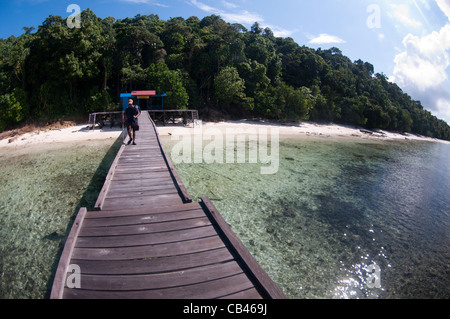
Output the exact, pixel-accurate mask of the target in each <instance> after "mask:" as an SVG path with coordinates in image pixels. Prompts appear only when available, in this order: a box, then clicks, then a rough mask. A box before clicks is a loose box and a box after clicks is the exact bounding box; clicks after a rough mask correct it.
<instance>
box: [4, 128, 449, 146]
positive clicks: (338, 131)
mask: <svg viewBox="0 0 450 319" xmlns="http://www.w3.org/2000/svg"><path fill="white" fill-rule="evenodd" d="M202 127H203V129H204V130H206V129H209V128H217V129H220V130H221V131H223V132H225V131H226V129H238V128H239V129H244V130H248V129H252V128H253V129H259V128H267V129H271V128H278V129H279V133H280V136H281V137H283V136H286V137H287V136H290V137H295V136H304V137H307V136H315V137H322V138H331V137H346V138H360V139H375V140H418V141H431V142H442V143H448V144H450V142H448V141H442V140H438V139H435V138H428V137H423V136H418V135H414V134H400V133H393V132H387V131H382V130H377V131H369V130H365V129H361V128H357V127H351V126H345V125H337V124H318V123H311V122H302V123H300V124H295V123H285V124H280V123H272V122H256V121H247V120H242V121H226V122H218V123H212V122H203V123H202ZM175 130H176V132H177V134H180V132H181V133H182V134H183V133H184V134H192V132H193V127H192V126H180V125H168V126H158V132H159V134H160V135H161V136H166V135H172V133H173V132H174V131H175ZM121 135H122V129H120V128H103V129H99V128H96V129H95V130H88V128H87V124H79V125H75V126H70V127H66V128H61V129H53V130H50V129H47V130H43V129H36V130H35V131H33V132H29V133H25V134H22V135H16V136H14V137H8V138H4V139H2V140H0V150H3V151H8V150H14V149H23V148H27V147H31V146H38V147H39V146H44V145H45V144H49V143H51V144H59V143H66V142H83V141H95V140H107V139H117V138H119V137H120V136H121ZM137 138H138V139H139V133H138V136H137Z"/></svg>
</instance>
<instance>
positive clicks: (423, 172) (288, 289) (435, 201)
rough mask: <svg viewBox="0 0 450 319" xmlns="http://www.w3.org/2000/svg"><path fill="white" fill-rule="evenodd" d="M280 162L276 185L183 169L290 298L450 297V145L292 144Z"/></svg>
mask: <svg viewBox="0 0 450 319" xmlns="http://www.w3.org/2000/svg"><path fill="white" fill-rule="evenodd" d="M162 141H163V144H164V145H165V147H166V151H167V153H168V154H170V153H171V152H170V150H171V149H172V147H174V145H176V141H172V140H171V138H170V137H167V136H162ZM279 152H280V168H279V171H278V172H277V173H276V174H273V175H262V174H261V173H260V166H259V165H254V164H206V163H201V164H194V163H179V164H176V165H175V166H176V169H177V171H178V173H179V175H180V176H181V178H182V180H183V183H184V184H185V186H186V187H187V189H188V191H189V192H190V194H191V196H192V197H193V198H194V200H198V199H199V198H200V197H203V196H208V197H209V198H210V199H211V200H212V201H213V202H214V204H215V205H216V207H217V208H218V210H219V212H220V213H221V214H222V215H223V216H224V218H225V220H226V221H227V222H228V223H229V224H230V225H231V227H232V229H233V231H234V232H235V233H236V234H237V235H238V236H239V238H240V239H241V240H242V242H243V243H244V244H245V246H246V247H247V248H248V249H249V251H250V252H251V253H252V254H253V256H254V257H255V258H256V259H257V260H258V262H260V264H261V265H262V266H263V268H264V269H265V270H266V271H267V273H268V274H269V275H270V276H271V278H272V279H273V280H274V281H275V282H277V284H278V285H279V286H280V287H281V288H282V289H283V291H284V292H285V293H286V295H287V296H288V297H289V298H449V297H450V277H449V276H448V268H447V267H448V264H449V263H450V236H449V229H450V200H449V199H448V194H449V193H450V162H449V160H448V159H449V158H450V145H449V144H444V143H433V142H420V141H375V140H366V139H359V138H338V137H336V138H326V137H283V138H281V139H280V149H279ZM368 267H371V268H368ZM374 269H375V270H377V271H374Z"/></svg>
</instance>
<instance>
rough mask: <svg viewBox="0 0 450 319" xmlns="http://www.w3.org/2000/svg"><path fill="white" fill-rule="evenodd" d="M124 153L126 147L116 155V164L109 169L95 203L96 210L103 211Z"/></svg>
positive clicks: (121, 148)
mask: <svg viewBox="0 0 450 319" xmlns="http://www.w3.org/2000/svg"><path fill="white" fill-rule="evenodd" d="M123 151H124V146H123V145H122V146H121V147H120V149H119V151H118V153H117V155H116V158H115V159H114V162H113V163H112V164H111V167H110V168H109V171H108V174H107V175H106V179H105V183H104V184H103V187H102V189H101V191H100V194H99V196H98V198H97V201H96V203H95V206H94V207H95V209H97V210H101V209H102V206H103V203H104V201H105V197H106V193H108V189H109V186H110V185H111V179H112V177H113V176H114V170H115V169H116V166H117V162H118V161H119V158H120V155H121V154H122V153H123Z"/></svg>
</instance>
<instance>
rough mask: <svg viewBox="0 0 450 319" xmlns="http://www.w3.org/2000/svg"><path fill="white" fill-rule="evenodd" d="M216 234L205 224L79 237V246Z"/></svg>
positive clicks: (114, 245) (150, 242)
mask: <svg viewBox="0 0 450 319" xmlns="http://www.w3.org/2000/svg"><path fill="white" fill-rule="evenodd" d="M214 235H216V232H215V230H214V227H213V226H212V225H210V226H204V227H197V228H189V229H181V230H174V231H171V232H156V233H150V234H134V235H122V236H116V235H114V236H101V237H79V238H78V240H77V243H76V246H75V247H77V248H117V247H136V246H146V245H158V244H168V243H176V242H180V241H186V240H193V239H200V238H205V237H211V236H214Z"/></svg>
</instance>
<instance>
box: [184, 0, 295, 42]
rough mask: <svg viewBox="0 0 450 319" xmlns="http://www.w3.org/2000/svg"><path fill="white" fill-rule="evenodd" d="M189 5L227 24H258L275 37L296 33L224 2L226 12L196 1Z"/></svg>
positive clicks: (191, 0) (190, 1) (192, 0)
mask: <svg viewBox="0 0 450 319" xmlns="http://www.w3.org/2000/svg"><path fill="white" fill-rule="evenodd" d="M189 3H190V4H192V5H194V6H196V7H197V8H199V9H200V10H202V11H205V12H207V13H210V14H216V15H219V16H220V17H222V19H224V20H225V21H228V22H232V23H233V22H235V23H241V24H243V25H247V26H251V25H253V24H254V23H255V22H258V23H259V25H260V27H262V28H266V27H268V28H270V29H271V30H272V32H273V34H274V35H275V36H276V37H289V36H291V35H292V34H293V33H295V32H297V30H287V29H284V28H281V27H278V26H273V25H269V24H267V23H265V22H264V17H262V16H261V15H259V14H258V13H254V12H249V11H247V10H244V9H241V8H240V6H238V5H236V4H234V3H231V2H229V1H226V0H223V1H221V3H222V5H223V6H224V7H225V8H226V9H227V10H222V9H219V8H216V7H212V6H210V5H207V4H205V3H203V2H200V1H197V0H189Z"/></svg>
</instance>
